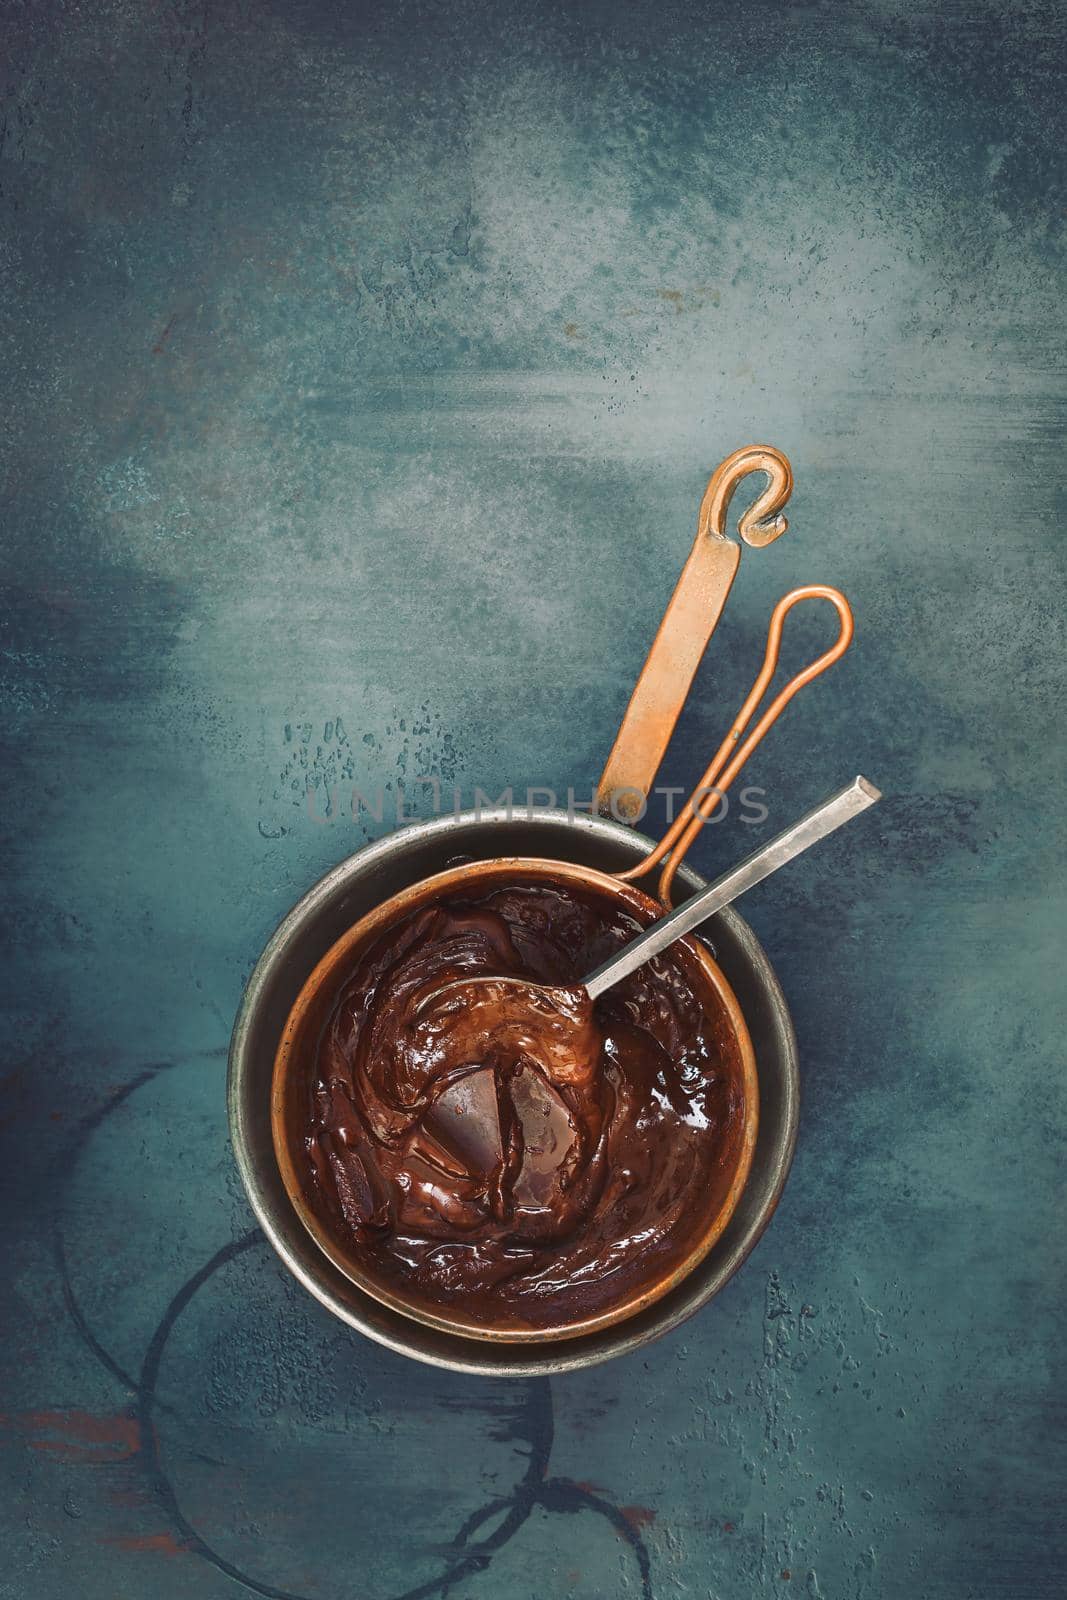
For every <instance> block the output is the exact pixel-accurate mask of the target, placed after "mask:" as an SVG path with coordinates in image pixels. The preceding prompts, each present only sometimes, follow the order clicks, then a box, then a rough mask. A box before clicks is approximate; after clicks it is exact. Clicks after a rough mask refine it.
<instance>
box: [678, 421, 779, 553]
mask: <svg viewBox="0 0 1067 1600" xmlns="http://www.w3.org/2000/svg"><path fill="white" fill-rule="evenodd" d="M750 472H765V473H766V474H767V487H766V488H765V489H764V490H763V492H762V493H761V494H760V495H758V496H757V498H756V499H755V500H754V501H753V502H752V504H751V505H750V506H749V508H748V510H747V511H745V512H743V513H742V515H741V517H740V519H739V521H738V524H737V531H738V533H739V534H740V535H741V538H742V539H743V540H744V541H745V543H746V544H747V545H751V546H752V547H753V549H756V550H762V549H763V548H764V547H765V546H766V545H769V544H773V543H774V541H775V539H780V538H781V536H782V534H783V533H784V532H785V531H786V529H787V528H788V526H789V523H788V522H787V521H786V519H785V517H784V516H782V514H781V511H782V507H783V506H784V505H785V503H786V501H787V500H788V499H789V496H790V495H791V494H792V493H793V469H792V467H791V466H790V465H789V462H788V460H787V459H786V457H785V456H784V455H783V454H782V452H781V451H780V450H776V449H775V448H774V446H773V445H769V444H749V445H745V447H744V448H743V449H741V450H735V451H734V452H733V454H732V455H729V456H727V457H726V460H725V461H723V462H721V463H720V465H719V466H717V467H716V469H715V471H714V472H713V473H712V475H711V478H710V479H709V481H708V486H707V488H706V489H705V491H704V498H703V500H702V501H701V502H700V515H699V516H698V517H697V538H698V539H700V538H707V537H710V538H712V539H725V538H726V537H727V533H726V512H727V510H728V508H729V505H730V500H731V497H732V496H733V493H734V491H735V489H736V488H737V487H738V485H739V484H740V483H741V481H742V479H744V478H747V477H748V475H749V473H750Z"/></svg>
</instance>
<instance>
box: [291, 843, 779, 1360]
mask: <svg viewBox="0 0 1067 1600" xmlns="http://www.w3.org/2000/svg"><path fill="white" fill-rule="evenodd" d="M515 883H542V884H543V883H548V884H551V885H553V886H556V887H566V886H570V887H571V888H572V889H574V890H577V891H580V892H581V893H582V894H583V895H586V896H587V897H590V898H594V899H596V898H600V897H604V898H605V899H608V900H611V901H612V902H614V904H615V905H616V906H619V905H620V904H621V905H622V906H623V907H625V908H626V909H627V910H628V911H629V912H630V913H631V914H632V915H633V916H634V917H635V918H636V919H637V920H638V921H640V922H642V923H644V924H647V923H649V922H652V921H654V920H655V918H656V917H657V916H660V915H662V911H663V907H662V905H660V904H659V903H658V902H657V901H655V900H653V899H650V898H649V896H648V895H646V894H644V893H643V892H642V891H641V890H639V889H636V888H634V887H633V886H632V885H631V884H624V883H620V882H619V881H618V879H616V878H613V877H610V876H608V875H607V874H606V873H601V872H596V871H594V870H592V869H590V868H585V867H579V866H576V865H572V864H569V863H565V862H559V861H543V860H536V859H519V858H516V859H508V858H505V859H501V860H496V861H485V862H479V863H475V864H472V865H467V866H461V867H456V868H453V869H451V870H449V871H447V872H443V873H439V874H437V875H436V876H434V877H432V878H428V879H426V880H424V881H423V882H422V883H418V884H415V885H414V886H413V887H412V888H410V889H407V890H405V891H404V892H403V893H401V894H399V895H396V896H394V898H393V899H391V900H388V901H386V902H385V903H384V904H383V905H380V906H378V907H377V908H376V909H375V910H374V911H372V912H370V913H369V914H368V915H367V916H365V917H363V918H362V919H361V920H360V921H359V922H357V923H356V924H355V925H354V926H353V927H352V928H351V929H350V930H349V931H348V932H347V933H346V934H345V935H344V936H343V937H342V938H341V939H339V940H338V941H337V943H336V944H335V945H334V946H333V947H332V949H330V950H329V951H328V952H327V954H326V955H325V956H324V957H323V959H322V960H321V961H320V962H319V964H318V966H317V967H316V968H315V970H314V972H313V973H312V974H311V976H310V977H309V978H308V980H307V982H306V983H305V985H304V987H303V989H302V990H301V992H300V995H299V996H298V998H297V1001H296V1004H295V1005H294V1006H293V1009H292V1011H291V1012H290V1014H289V1017H288V1020H287V1022H286V1025H285V1028H284V1030H283V1032H282V1037H281V1040H280V1042H279V1045H278V1050H277V1054H276V1057H275V1064H274V1077H273V1085H272V1093H271V1124H272V1130H273V1136H274V1148H275V1152H276V1155H277V1159H278V1165H279V1168H280V1171H281V1175H282V1179H283V1182H284V1184H285V1188H286V1191H287V1193H288V1195H289V1199H290V1200H291V1202H292V1204H293V1206H294V1208H295V1210H296V1212H297V1214H298V1216H299V1217H300V1219H301V1221H302V1222H303V1223H304V1226H305V1227H306V1228H307V1230H308V1232H309V1233H310V1234H311V1236H312V1238H313V1239H314V1240H315V1241H316V1243H317V1244H318V1246H319V1248H320V1249H321V1250H322V1251H323V1252H324V1253H325V1255H326V1256H328V1258H329V1259H330V1260H331V1261H332V1262H333V1264H334V1265H335V1266H336V1267H337V1268H339V1270H340V1271H341V1272H343V1273H344V1274H345V1275H346V1276H347V1277H348V1278H349V1279H351V1281H352V1282H353V1283H355V1284H356V1285H357V1286H358V1287H359V1288H361V1289H363V1290H365V1291H366V1293H368V1294H370V1295H372V1296H373V1297H374V1298H375V1299H377V1300H379V1301H381V1302H382V1303H384V1304H385V1305H388V1306H390V1307H392V1309H393V1310H395V1311H398V1312H400V1313H402V1314H403V1315H405V1316H408V1317H411V1318H413V1319H415V1320H416V1321H418V1322H421V1323H424V1324H427V1325H429V1326H431V1327H434V1328H437V1329H440V1330H442V1331H444V1332H450V1333H457V1334H463V1335H465V1336H467V1337H469V1338H476V1339H488V1340H495V1341H498V1342H513V1343H532V1342H537V1343H543V1342H546V1341H550V1340H559V1339H569V1338H576V1337H578V1336H579V1335H581V1334H585V1333H590V1332H593V1331H594V1330H596V1329H601V1328H605V1327H610V1326H612V1325H613V1324H615V1323H617V1322H621V1321H622V1320H623V1319H624V1318H626V1317H630V1316H633V1315H634V1314H635V1313H637V1312H638V1311H641V1310H643V1309H644V1308H645V1307H646V1306H648V1305H651V1304H652V1303H653V1302H654V1301H656V1300H658V1299H660V1298H661V1297H662V1296H663V1295H666V1294H668V1293H669V1292H670V1291H671V1290H672V1289H673V1288H674V1287H675V1285H676V1284H678V1283H679V1282H680V1281H681V1279H682V1278H684V1277H685V1276H686V1274H687V1273H689V1272H691V1271H692V1269H693V1268H694V1267H695V1266H696V1265H697V1264H698V1263H699V1262H700V1261H702V1260H703V1258H704V1257H705V1256H706V1255H707V1254H708V1252H709V1251H710V1250H711V1249H712V1247H713V1246H714V1244H715V1242H716V1240H717V1239H718V1238H719V1237H720V1235H721V1234H722V1232H723V1230H724V1229H725V1227H726V1226H727V1223H728V1222H729V1220H730V1218H731V1216H732V1215H733V1212H734V1209H735V1207H736V1205H737V1202H738V1200H739V1199H740V1196H741V1193H742V1190H743V1189H744V1185H745V1181H746V1179H747V1177H748V1173H749V1168H750V1166H751V1163H752V1155H753V1151H754V1149H755V1143H756V1133H757V1127H758V1117H759V1091H758V1083H757V1076H756V1061H755V1055H754V1052H753V1049H752V1041H751V1039H750V1037H749V1033H748V1028H747V1027H746V1025H745V1019H744V1017H743V1016H742V1013H741V1009H740V1007H739V1005H738V1003H737V1000H736V998H735V996H734V993H733V991H732V989H731V988H730V985H729V984H728V983H727V981H726V979H725V977H724V976H723V974H722V972H721V971H720V969H719V967H718V966H717V965H716V963H715V961H714V959H713V958H712V956H711V954H710V953H709V951H708V950H707V949H706V947H705V946H704V945H703V944H701V943H700V941H699V940H696V939H685V940H681V941H679V943H678V944H677V945H676V946H675V947H674V950H673V952H672V959H673V960H676V961H677V962H679V963H680V964H681V965H682V966H683V968H684V970H685V973H686V976H687V978H688V979H689V981H690V983H691V985H692V986H693V989H694V991H695V992H696V993H697V994H698V995H699V996H701V998H702V1000H703V1003H704V1005H705V1008H706V1011H707V1013H708V1014H709V1015H710V1016H711V1018H712V1020H713V1022H714V1024H715V1029H716V1036H717V1040H718V1041H719V1042H720V1044H721V1059H722V1065H723V1068H724V1070H725V1071H726V1072H728V1073H729V1074H730V1075H731V1077H732V1078H733V1080H734V1082H735V1084H736V1087H737V1089H738V1091H739V1097H740V1099H741V1101H742V1104H743V1112H742V1115H741V1116H740V1117H739V1118H738V1119H737V1121H736V1123H735V1124H734V1127H733V1130H732V1131H731V1132H730V1133H729V1134H728V1135H727V1136H726V1137H725V1138H724V1142H723V1147H722V1149H721V1152H720V1159H719V1163H718V1167H717V1178H716V1181H715V1182H714V1183H713V1185H712V1188H711V1190H710V1191H709V1193H708V1195H707V1197H706V1206H705V1208H704V1211H703V1214H702V1215H698V1216H695V1217H694V1221H693V1230H692V1234H691V1236H690V1237H689V1238H688V1239H686V1240H685V1241H683V1242H682V1244H681V1245H680V1247H679V1251H678V1252H676V1254H675V1256H674V1258H673V1259H672V1262H671V1264H670V1266H669V1268H668V1270H666V1271H661V1272H660V1273H659V1275H658V1276H656V1277H653V1278H650V1279H649V1281H648V1282H647V1283H646V1284H643V1285H641V1286H640V1289H639V1291H638V1292H632V1293H630V1294H629V1295H628V1296H627V1297H626V1298H624V1299H622V1300H620V1302H619V1303H618V1304H616V1305H614V1306H611V1307H610V1308H608V1309H607V1310H605V1311H603V1312H601V1313H600V1314H598V1315H596V1316H593V1317H589V1318H586V1319H585V1320H582V1321H572V1322H568V1323H564V1324H560V1325H558V1326H547V1327H546V1326H538V1327H536V1328H532V1327H529V1326H523V1325H521V1324H518V1323H516V1322H514V1321H511V1322H508V1323H507V1324H501V1325H496V1326H487V1325H485V1323H484V1322H481V1321H477V1320H475V1319H473V1318H469V1317H464V1316H463V1315H462V1314H461V1313H460V1312H459V1311H458V1310H457V1309H456V1308H455V1307H449V1308H447V1309H444V1308H442V1307H440V1306H436V1305H432V1304H429V1303H417V1302H416V1301H415V1300H414V1299H410V1298H406V1297H404V1296H402V1295H399V1294H398V1293H397V1292H396V1288H395V1284H387V1283H385V1282H380V1281H378V1280H377V1279H376V1278H375V1277H374V1276H373V1274H371V1273H370V1272H368V1271H367V1269H366V1267H365V1266H364V1265H363V1263H362V1262H360V1261H359V1260H357V1259H356V1258H355V1257H354V1255H353V1254H352V1253H351V1252H350V1251H349V1250H348V1249H346V1246H345V1243H344V1240H343V1239H342V1238H340V1237H338V1233H337V1230H335V1228H334V1227H333V1226H332V1224H331V1219H330V1218H329V1217H328V1215H326V1214H325V1212H324V1211H322V1209H321V1208H320V1207H319V1206H318V1205H317V1203H316V1196H315V1195H314V1193H312V1192H310V1191H309V1190H308V1189H306V1188H305V1185H304V1178H303V1176H302V1174H303V1171H304V1168H305V1165H306V1164H305V1163H303V1162H302V1161H301V1159H300V1157H301V1153H302V1142H303V1139H304V1136H305V1131H306V1107H307V1096H308V1088H309V1075H310V1074H311V1073H312V1072H313V1070H314V1063H315V1056H316V1049H317V1045H318V1041H319V1038H320V1035H321V1032H322V1029H323V1027H324V1026H325V1024H326V1022H327V1020H328V1018H329V1016H330V1014H331V1012H332V1009H333V1006H334V1003H335V1001H336V999H337V996H338V993H339V991H340V989H341V987H342V986H343V984H344V981H345V979H346V977H347V976H348V975H349V974H350V973H351V971H352V969H353V967H354V965H355V963H356V960H357V959H358V957H359V955H360V953H361V952H362V951H363V950H365V949H366V948H367V946H368V945H369V944H370V943H371V942H372V941H373V940H375V939H376V938H377V937H378V936H379V935H380V934H381V933H383V932H384V931H385V929H386V928H388V927H391V926H392V925H393V924H394V923H395V922H397V921H398V920H399V919H400V918H402V917H404V916H407V915H408V914H409V913H410V912H412V911H414V910H416V909H417V908H418V907H420V906H423V905H425V904H426V903H427V902H428V901H430V900H433V899H435V898H437V897H439V896H440V895H443V894H454V893H457V892H460V893H465V892H472V891H475V890H477V891H479V892H486V891H488V890H490V889H492V888H495V887H500V886H502V885H504V884H515Z"/></svg>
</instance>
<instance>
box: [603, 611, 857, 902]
mask: <svg viewBox="0 0 1067 1600" xmlns="http://www.w3.org/2000/svg"><path fill="white" fill-rule="evenodd" d="M804 600H829V602H830V604H831V605H832V606H833V608H834V610H835V611H836V612H837V616H838V621H839V623H840V628H839V630H838V635H837V638H836V640H835V641H834V643H833V644H832V645H831V646H830V648H829V650H824V651H823V653H822V655H821V656H819V657H818V658H817V659H816V660H815V661H813V662H812V663H811V665H810V666H807V667H805V668H804V669H803V671H801V672H798V673H797V674H796V676H795V677H792V678H790V680H789V682H788V683H787V684H786V685H785V687H784V688H783V689H780V690H779V691H778V693H777V694H776V695H775V697H774V699H773V700H772V701H771V703H770V705H769V706H768V707H767V709H766V711H765V712H764V713H763V715H762V716H761V717H760V719H759V721H758V722H757V723H756V726H755V727H754V728H753V730H752V732H751V733H750V734H749V735H748V738H747V739H746V738H744V734H745V730H746V729H747V728H748V725H749V723H750V722H751V721H752V718H753V716H754V715H755V712H756V707H757V706H758V705H759V703H760V701H761V700H762V699H763V696H764V694H765V693H766V691H767V686H768V685H769V683H770V681H771V679H772V678H773V677H774V672H775V668H776V667H777V665H778V655H779V652H780V650H781V648H782V628H783V625H784V623H785V619H786V617H787V616H788V615H789V613H790V611H792V609H793V607H794V606H795V605H799V604H800V603H801V602H802V601H804ZM852 633H853V621H852V608H851V607H850V605H849V603H848V601H847V600H846V599H845V597H844V595H843V594H842V593H841V591H840V589H831V588H830V587H829V586H828V585H827V584H824V583H808V584H805V585H804V587H803V588H802V589H793V590H791V591H790V593H789V594H787V595H784V596H783V597H782V599H781V600H779V602H778V604H777V605H776V606H775V608H774V611H773V612H772V614H771V625H770V627H769V629H768V630H767V649H766V652H765V653H764V657H763V665H762V666H761V667H760V670H759V672H758V674H757V676H756V681H755V683H754V684H753V685H752V688H751V689H750V690H749V692H748V696H747V698H746V699H745V703H744V705H743V706H742V707H741V709H740V711H739V712H738V713H737V716H736V717H735V718H734V720H733V723H732V725H731V727H730V731H729V733H728V734H727V735H726V738H725V739H724V740H723V742H722V744H721V745H720V746H719V748H718V750H717V751H716V752H715V755H714V757H713V758H712V762H711V765H710V767H709V768H708V770H707V771H706V772H705V774H704V776H703V777H702V778H701V780H700V782H699V783H698V784H697V786H696V788H695V789H694V790H693V793H692V794H691V795H690V797H689V799H688V800H687V802H686V804H685V805H684V806H683V807H682V810H681V811H680V812H679V814H678V816H677V817H675V819H674V821H673V822H672V823H671V826H670V827H669V828H668V829H667V831H666V833H665V834H664V835H663V838H662V839H661V840H660V842H659V844H658V845H656V846H655V848H654V849H652V850H650V851H649V853H648V855H647V856H645V858H644V860H643V861H639V862H638V863H637V866H636V867H631V868H630V870H629V871H628V872H619V873H616V877H618V878H619V879H621V881H622V882H623V883H630V882H632V881H633V880H634V879H635V878H642V877H644V875H645V873H646V872H650V871H651V870H652V868H653V867H660V878H659V885H658V888H657V893H658V895H659V898H660V900H661V901H662V902H663V904H664V905H665V906H669V905H670V903H671V888H672V886H673V883H674V875H675V873H676V872H677V870H678V868H679V867H680V866H681V863H682V859H683V857H684V855H685V853H686V851H687V850H688V849H689V846H690V845H691V844H692V842H693V840H694V839H695V838H696V836H697V834H698V833H699V832H700V830H701V828H702V827H703V826H704V824H705V823H706V822H707V821H708V820H709V818H710V817H711V814H712V812H713V811H714V810H715V809H716V807H717V805H718V803H719V801H720V799H721V798H722V796H723V795H724V794H725V793H726V790H727V789H728V788H729V787H730V785H731V783H733V781H734V779H735V778H736V777H737V774H738V773H739V772H740V771H741V768H742V767H743V766H744V764H745V762H746V761H747V760H748V758H749V756H750V755H751V754H752V752H753V750H755V748H756V746H757V745H758V744H759V742H760V740H761V739H762V738H763V736H764V734H766V733H767V732H769V730H770V729H771V728H772V727H773V726H774V724H775V723H776V722H777V721H778V718H779V717H780V716H781V714H782V712H783V711H784V710H785V708H786V706H787V705H788V704H789V702H790V700H792V698H793V696H794V695H795V694H797V693H798V692H799V691H800V690H801V689H803V688H804V686H805V684H808V683H811V681H812V679H813V678H817V677H818V676H819V674H820V673H822V672H825V671H826V669H827V667H832V666H833V664H834V662H835V661H839V660H840V658H841V657H842V656H843V655H844V653H845V651H846V650H847V649H848V647H849V645H850V644H851V643H852ZM661 863H663V864H662V866H661Z"/></svg>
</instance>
